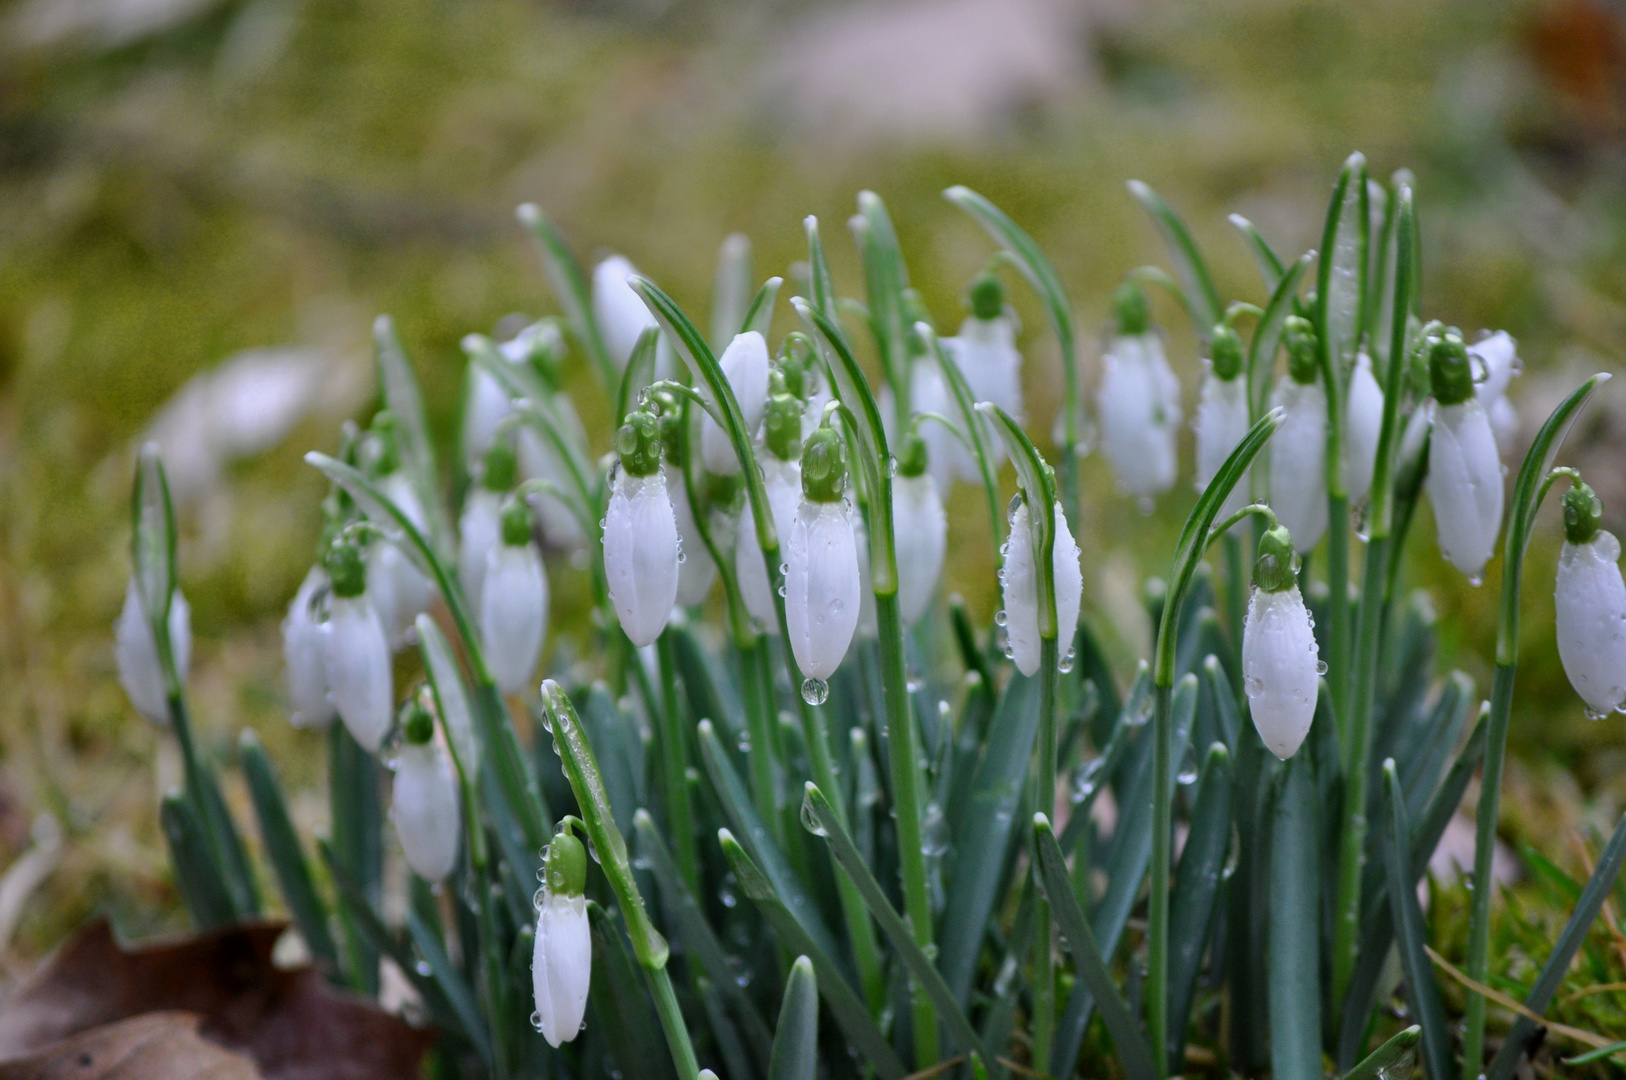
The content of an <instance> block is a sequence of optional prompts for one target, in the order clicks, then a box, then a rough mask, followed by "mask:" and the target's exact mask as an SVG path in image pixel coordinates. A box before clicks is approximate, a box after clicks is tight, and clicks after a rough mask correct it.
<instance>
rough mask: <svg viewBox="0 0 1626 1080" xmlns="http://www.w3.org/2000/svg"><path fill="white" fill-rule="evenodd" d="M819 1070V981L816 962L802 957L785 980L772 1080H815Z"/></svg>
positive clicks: (772, 1066)
mask: <svg viewBox="0 0 1626 1080" xmlns="http://www.w3.org/2000/svg"><path fill="white" fill-rule="evenodd" d="M818 1068H819V980H818V976H816V975H814V974H813V961H812V960H809V959H808V958H807V957H805V956H798V957H797V958H796V962H795V963H793V964H791V966H790V978H788V979H786V980H785V996H784V998H783V999H781V1002H780V1006H779V1026H778V1029H777V1031H776V1033H775V1035H774V1040H773V1061H772V1063H771V1064H770V1065H769V1066H768V1080H813V1077H814V1075H815V1074H816V1073H817V1072H818Z"/></svg>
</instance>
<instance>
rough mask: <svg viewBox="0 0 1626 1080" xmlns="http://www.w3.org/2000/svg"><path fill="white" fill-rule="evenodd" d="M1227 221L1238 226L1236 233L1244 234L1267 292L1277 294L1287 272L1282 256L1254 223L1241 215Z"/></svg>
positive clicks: (1233, 215) (1243, 240)
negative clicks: (1278, 286) (1278, 285)
mask: <svg viewBox="0 0 1626 1080" xmlns="http://www.w3.org/2000/svg"><path fill="white" fill-rule="evenodd" d="M1227 220H1229V221H1230V223H1231V224H1232V225H1235V226H1236V231H1237V232H1239V233H1241V234H1242V242H1243V243H1244V244H1247V245H1248V254H1249V255H1252V256H1253V261H1254V265H1256V266H1257V267H1259V276H1260V277H1261V278H1263V279H1264V281H1265V291H1266V292H1275V291H1276V285H1277V283H1278V282H1280V281H1281V280H1282V275H1283V274H1285V273H1286V272H1287V267H1286V266H1285V265H1284V264H1283V263H1282V260H1281V256H1279V255H1277V254H1276V250H1275V249H1274V248H1272V247H1271V246H1270V244H1269V242H1268V241H1266V240H1265V238H1264V235H1263V234H1262V233H1260V232H1259V230H1258V229H1257V228H1255V227H1254V224H1253V222H1251V221H1249V220H1248V219H1247V218H1245V217H1243V216H1242V215H1241V214H1232V215H1231V216H1230V217H1229V218H1228V219H1227Z"/></svg>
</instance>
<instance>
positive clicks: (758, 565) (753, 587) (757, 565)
mask: <svg viewBox="0 0 1626 1080" xmlns="http://www.w3.org/2000/svg"><path fill="white" fill-rule="evenodd" d="M760 460H761V463H762V486H763V490H764V491H765V492H766V493H767V496H768V507H769V509H770V510H771V511H772V513H773V527H774V532H775V533H776V534H777V535H778V537H779V549H780V554H781V557H783V555H784V553H785V550H786V545H787V544H788V543H789V541H790V532H791V528H792V526H794V525H795V523H796V511H797V508H798V507H800V506H801V504H802V465H801V462H799V461H780V460H779V459H778V458H777V457H775V456H774V455H773V454H771V453H768V454H763V455H762V457H761V459H760ZM734 572H735V574H737V575H738V577H739V584H740V599H741V600H742V601H743V602H744V604H745V610H746V612H747V613H748V614H749V615H750V616H751V618H753V619H755V620H756V621H757V622H759V623H761V624H762V626H763V629H765V630H766V631H767V632H768V633H770V634H772V635H774V636H776V637H777V636H778V634H779V615H778V611H777V610H776V608H775V607H774V602H773V588H774V587H773V585H772V584H771V583H770V579H769V577H768V564H767V563H766V562H765V561H763V558H762V545H761V542H760V541H759V540H758V539H757V522H756V518H755V516H753V515H752V513H751V508H750V507H749V506H747V507H745V508H744V509H743V510H742V511H741V512H740V523H739V531H738V532H737V533H736V534H735V537H734Z"/></svg>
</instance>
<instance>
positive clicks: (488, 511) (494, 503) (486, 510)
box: [457, 485, 503, 616]
mask: <svg viewBox="0 0 1626 1080" xmlns="http://www.w3.org/2000/svg"><path fill="white" fill-rule="evenodd" d="M502 500H503V495H502V493H501V492H496V491H491V490H489V489H487V488H486V487H485V486H484V485H476V486H474V487H472V488H470V489H469V494H468V497H467V498H466V499H465V500H464V501H463V513H462V515H461V516H460V517H459V518H458V521H457V533H458V549H457V580H458V583H459V584H460V585H462V587H463V595H464V597H465V598H467V600H468V602H469V604H470V606H471V607H473V609H474V614H475V615H477V616H478V615H479V613H480V597H481V594H482V593H483V592H484V589H485V580H486V559H487V557H488V556H489V555H490V554H491V550H492V548H495V547H496V546H497V545H498V544H499V543H501V542H502Z"/></svg>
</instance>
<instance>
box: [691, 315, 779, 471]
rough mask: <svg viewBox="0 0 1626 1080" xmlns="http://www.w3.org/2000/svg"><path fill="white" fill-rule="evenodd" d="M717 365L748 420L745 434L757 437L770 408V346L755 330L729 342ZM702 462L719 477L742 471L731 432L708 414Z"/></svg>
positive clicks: (703, 420) (703, 425)
mask: <svg viewBox="0 0 1626 1080" xmlns="http://www.w3.org/2000/svg"><path fill="white" fill-rule="evenodd" d="M717 365H718V366H719V367H721V368H722V369H723V374H724V375H725V376H727V377H728V385H729V388H730V389H731V390H733V391H734V400H735V401H737V402H738V403H739V406H740V415H741V416H742V417H743V418H744V420H745V432H746V434H747V435H748V436H754V435H755V434H756V431H757V428H759V427H761V426H762V414H763V412H764V411H765V410H766V409H767V406H768V343H767V341H766V340H764V339H763V337H762V335H761V334H759V333H757V332H756V331H755V330H747V331H746V332H745V333H743V334H736V335H735V337H734V340H733V341H731V342H729V343H728V348H726V349H724V350H723V355H722V356H720V357H718V358H717ZM700 460H701V462H703V463H704V464H705V466H706V468H707V469H709V470H710V471H711V472H714V473H716V474H718V475H719V476H734V475H736V474H737V473H739V471H740V462H739V458H737V457H735V455H734V444H733V442H731V441H730V440H729V437H728V432H726V431H724V430H723V427H722V425H720V424H718V423H717V421H715V420H713V419H712V418H711V415H710V414H709V413H708V414H706V415H704V416H702V417H701V420H700Z"/></svg>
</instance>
